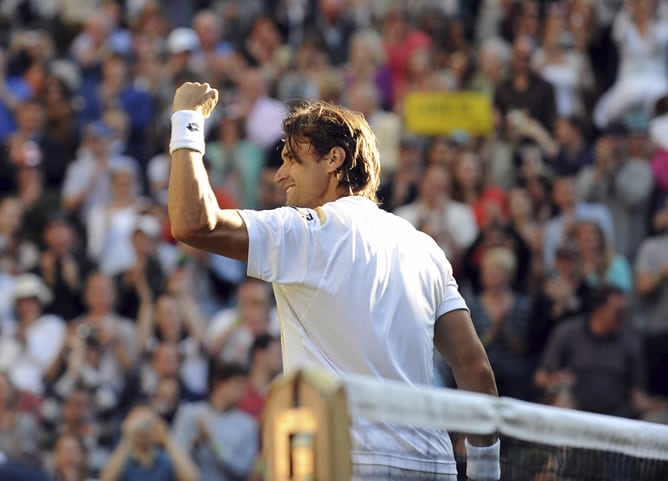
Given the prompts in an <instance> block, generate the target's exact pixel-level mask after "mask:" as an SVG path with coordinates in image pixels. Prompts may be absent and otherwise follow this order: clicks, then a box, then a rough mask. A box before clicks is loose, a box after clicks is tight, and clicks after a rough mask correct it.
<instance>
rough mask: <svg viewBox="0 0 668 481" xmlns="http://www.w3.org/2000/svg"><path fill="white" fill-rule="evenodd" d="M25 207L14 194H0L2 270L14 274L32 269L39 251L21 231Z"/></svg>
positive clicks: (0, 267) (0, 266)
mask: <svg viewBox="0 0 668 481" xmlns="http://www.w3.org/2000/svg"><path fill="white" fill-rule="evenodd" d="M22 215H23V208H22V205H21V200H20V199H19V198H18V197H14V196H4V197H2V196H0V271H3V272H8V273H10V274H12V275H15V274H18V273H21V272H26V271H29V270H31V269H32V268H34V267H35V265H36V264H37V261H38V259H39V252H38V250H37V248H36V246H35V245H34V244H32V243H31V242H29V241H28V240H27V239H25V238H24V237H23V235H22V233H21V218H22Z"/></svg>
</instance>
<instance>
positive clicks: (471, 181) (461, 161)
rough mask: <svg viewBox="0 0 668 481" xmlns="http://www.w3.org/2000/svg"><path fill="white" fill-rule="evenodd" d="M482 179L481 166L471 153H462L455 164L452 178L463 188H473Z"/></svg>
mask: <svg viewBox="0 0 668 481" xmlns="http://www.w3.org/2000/svg"><path fill="white" fill-rule="evenodd" d="M481 177H482V166H481V165H480V161H479V159H478V157H477V156H476V155H475V154H474V153H473V152H464V153H462V154H461V155H460V156H459V157H458V158H457V161H456V162H455V171H454V178H455V179H456V181H457V183H459V185H460V186H461V187H463V188H472V187H475V186H476V185H477V184H478V182H480V179H481Z"/></svg>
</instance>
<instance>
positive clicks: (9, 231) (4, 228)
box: [0, 197, 22, 237]
mask: <svg viewBox="0 0 668 481" xmlns="http://www.w3.org/2000/svg"><path fill="white" fill-rule="evenodd" d="M21 214H22V209H21V202H20V201H19V199H18V198H17V197H7V198H5V199H3V200H2V201H0V234H4V235H6V236H8V237H11V236H12V235H13V234H14V233H15V232H16V231H17V229H18V228H19V225H20V224H21Z"/></svg>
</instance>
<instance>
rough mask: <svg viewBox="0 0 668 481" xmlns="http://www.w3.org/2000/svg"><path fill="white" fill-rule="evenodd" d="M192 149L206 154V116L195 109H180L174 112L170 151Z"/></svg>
mask: <svg viewBox="0 0 668 481" xmlns="http://www.w3.org/2000/svg"><path fill="white" fill-rule="evenodd" d="M177 149H190V150H195V151H197V152H199V153H200V154H202V155H204V116H202V114H201V113H200V112H196V111H194V110H178V111H176V112H174V113H173V114H172V137H171V139H170V141H169V153H170V155H171V154H173V153H174V151H175V150H177Z"/></svg>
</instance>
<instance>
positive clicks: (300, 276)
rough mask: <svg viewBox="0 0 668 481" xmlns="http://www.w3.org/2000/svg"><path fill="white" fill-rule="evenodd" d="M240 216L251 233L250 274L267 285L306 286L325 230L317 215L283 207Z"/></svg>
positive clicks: (306, 210)
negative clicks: (319, 238)
mask: <svg viewBox="0 0 668 481" xmlns="http://www.w3.org/2000/svg"><path fill="white" fill-rule="evenodd" d="M239 213H240V215H241V217H242V218H243V219H244V222H245V223H246V228H247V229H248V269H247V274H248V275H249V276H251V277H257V278H259V279H262V280H264V281H267V282H277V283H281V284H301V283H303V282H304V279H305V278H306V275H307V273H308V271H309V267H310V265H311V264H312V263H313V261H314V255H315V244H316V242H318V235H317V233H318V231H320V229H321V225H320V221H319V220H318V216H317V214H316V212H315V211H314V210H312V209H303V208H299V209H297V208H294V207H280V208H278V209H273V210H265V211H254V210H240V211H239Z"/></svg>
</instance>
